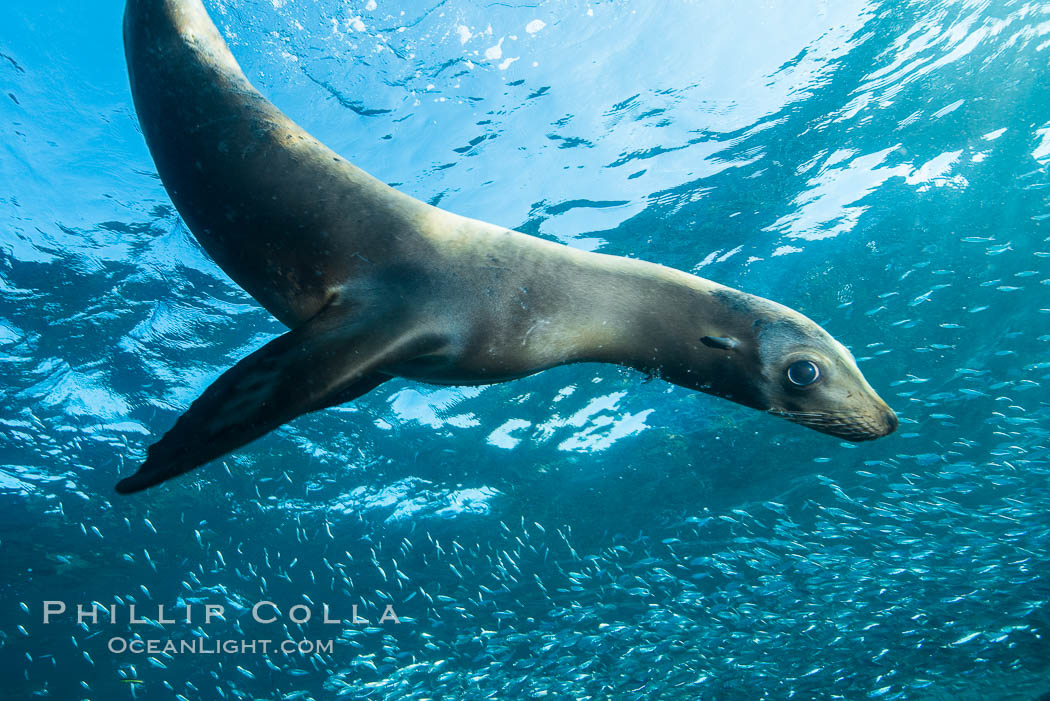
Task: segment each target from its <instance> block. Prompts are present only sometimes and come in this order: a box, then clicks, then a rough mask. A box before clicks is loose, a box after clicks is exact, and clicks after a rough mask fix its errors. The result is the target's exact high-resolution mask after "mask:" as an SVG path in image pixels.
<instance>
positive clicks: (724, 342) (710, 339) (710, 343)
mask: <svg viewBox="0 0 1050 701" xmlns="http://www.w3.org/2000/svg"><path fill="white" fill-rule="evenodd" d="M700 342H701V343H703V344H704V345H705V346H707V347H708V348H719V349H721V350H736V349H737V346H739V345H740V341H738V340H736V339H735V338H726V337H724V336H704V337H703V338H701V339H700Z"/></svg>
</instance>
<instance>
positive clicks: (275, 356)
mask: <svg viewBox="0 0 1050 701" xmlns="http://www.w3.org/2000/svg"><path fill="white" fill-rule="evenodd" d="M124 42H125V51H126V55H127V63H128V72H129V75H130V80H131V90H132V94H133V96H134V101H135V108H136V110H137V112H138V117H139V122H140V123H141V125H142V132H143V134H144V136H145V138H146V142H147V144H148V146H149V149H150V152H151V153H152V155H153V159H154V161H155V162H156V165H157V172H158V173H159V174H160V178H161V180H162V182H163V183H164V186H165V188H166V189H167V191H168V193H169V194H170V195H171V199H172V202H174V204H175V206H176V208H177V209H178V211H179V213H180V214H181V215H182V218H183V219H184V221H185V222H186V224H187V226H188V227H189V229H190V231H192V232H193V234H194V235H195V236H196V237H197V240H198V241H199V242H200V244H201V246H203V247H204V249H205V250H206V251H207V252H208V253H209V254H210V255H211V256H212V258H214V260H215V262H216V263H218V264H219V266H220V267H221V268H222V269H223V270H224V271H226V273H227V274H229V276H230V277H231V278H232V279H233V280H234V281H235V282H236V283H237V284H238V285H240V286H241V287H243V288H244V289H245V290H246V291H247V292H248V293H249V294H250V295H251V296H252V297H254V298H255V299H256V300H258V302H259V303H260V304H262V306H264V307H265V308H266V309H267V310H269V311H270V312H271V313H272V314H273V315H274V316H275V317H277V319H279V320H280V321H281V322H282V323H283V324H285V325H286V326H288V327H290V329H291V330H290V331H288V332H287V333H285V334H284V335H282V336H279V337H278V338H276V339H274V340H272V341H271V342H269V343H267V344H266V345H264V346H263V347H262V348H260V349H259V350H257V351H255V352H254V353H252V354H251V355H249V356H248V357H246V358H244V359H243V360H241V361H240V362H239V363H237V364H236V365H234V366H233V367H232V368H231V369H230V370H228V371H227V372H226V373H225V374H223V375H222V376H221V377H219V379H218V380H216V381H215V382H214V383H213V384H212V385H211V386H210V387H208V388H207V389H206V390H205V391H204V393H203V394H202V395H201V396H200V398H199V399H197V400H196V401H194V402H193V403H192V405H191V406H190V407H189V409H188V410H187V411H186V413H185V414H183V415H182V417H180V418H179V419H178V421H177V422H176V423H175V426H174V427H173V428H172V429H171V430H170V431H168V433H167V434H165V435H164V437H163V438H161V440H160V441H158V442H157V443H156V444H154V445H153V446H151V447H150V448H149V450H148V453H147V459H146V461H145V463H144V464H143V465H142V466H141V467H140V468H139V470H138V471H137V472H136V473H135V474H134V475H132V476H130V477H127V478H126V479H123V480H121V481H120V483H119V484H117V491H118V492H121V493H129V492H136V491H139V490H141V489H145V488H147V487H150V486H152V485H155V484H158V483H160V482H163V481H164V480H167V479H169V478H171V477H174V476H176V475H178V474H181V473H183V472H186V471H188V470H192V469H193V468H195V467H197V466H199V465H202V464H204V463H206V462H209V461H210V460H214V459H215V458H218V457H219V456H221V455H223V454H225V453H227V452H229V451H231V450H234V449H236V448H238V447H240V446H242V445H245V444H246V443H248V442H250V441H253V440H255V439H256V438H259V437H260V436H262V435H263V434H265V433H267V432H269V431H271V430H273V429H275V428H277V427H278V426H280V425H281V424H284V423H286V422H288V421H291V420H292V419H294V418H295V417H297V416H299V415H301V414H305V413H307V412H311V411H317V410H319V409H323V408H325V407H328V406H332V405H335V404H340V403H343V402H347V401H350V400H352V399H354V398H356V397H359V396H361V395H362V394H364V393H365V392H368V391H369V390H371V389H373V388H375V387H376V386H378V385H379V384H381V383H383V382H385V381H386V380H387V379H389V378H391V377H395V376H397V377H405V378H411V379H415V380H420V381H423V382H429V383H437V384H471V385H477V384H488V383H494V382H502V381H505V380H510V379H513V378H519V377H524V376H526V375H531V374H533V373H536V372H540V371H541V370H545V369H547V368H551V367H554V366H556V365H562V364H566V363H575V362H581V361H595V362H605V363H618V364H621V365H626V366H629V367H632V368H636V369H638V370H641V371H643V372H646V373H648V374H650V375H655V376H658V377H661V378H663V379H665V380H668V381H670V382H673V383H675V384H678V385H682V386H684V387H688V388H690V389H695V390H700V391H702V392H707V393H709V394H714V395H717V396H719V397H724V398H726V399H729V400H732V401H734V402H737V403H740V404H743V405H745V406H749V407H753V408H755V409H759V410H763V411H767V412H769V413H772V414H776V415H778V416H784V417H787V418H789V419H791V420H792V421H796V422H798V423H801V424H803V425H806V426H809V427H811V428H814V429H817V430H819V431H823V432H825V433H829V434H832V435H835V436H839V437H842V438H846V439H848V440H851V441H859V440H867V439H872V438H878V437H880V436H884V435H887V434H889V433H891V432H892V431H893V430H894V429H895V428H896V426H897V417H896V415H895V414H894V413H893V411H891V410H890V408H889V407H888V406H887V405H886V403H885V402H883V401H882V399H880V398H879V397H878V395H877V394H876V393H875V391H874V390H873V389H872V388H871V387H870V386H869V385H868V383H867V382H866V381H865V379H864V377H863V376H862V375H861V372H860V370H858V369H857V365H856V363H855V362H854V359H853V357H852V356H851V355H850V353H849V351H847V350H846V348H845V347H843V346H842V345H841V344H840V343H839V342H837V341H836V340H835V339H833V338H832V337H831V336H830V335H829V334H828V333H827V332H826V331H824V330H823V329H822V328H820V327H819V326H818V325H817V324H815V323H813V322H812V321H810V320H809V319H807V318H806V317H804V316H802V315H801V314H799V313H798V312H796V311H794V310H792V309H789V308H787V307H785V306H782V305H780V304H776V303H774V302H771V301H769V300H766V299H762V298H760V297H756V296H754V295H750V294H746V293H744V292H740V291H738V290H734V289H731V288H728V287H724V286H722V285H719V284H716V283H714V282H711V281H709V280H705V279H703V278H699V277H696V276H694V275H689V274H687V273H684V272H681V271H678V270H674V269H670V268H666V267H663V266H660V265H656V264H653V263H647V262H644V261H639V260H633V259H627V258H621V257H615V256H609V255H603V254H599V253H592V252H584V251H580V250H577V249H573V248H570V247H568V246H563V245H560V244H556V243H553V242H550V241H545V240H543V239H539V238H536V237H533V236H527V235H525V234H521V233H518V232H515V231H510V230H509V229H505V228H503V227H501V226H496V225H493V224H488V223H485V222H482V221H477V220H474V219H469V218H466V217H462V216H459V215H456V214H452V213H450V212H446V211H443V210H441V209H438V208H436V207H432V206H430V205H427V204H425V203H423V202H420V201H419V200H416V199H414V198H412V197H410V196H408V195H405V194H403V193H401V192H398V191H397V190H394V189H393V188H391V187H388V186H387V185H385V184H384V183H382V182H380V181H379V180H377V179H375V178H373V177H372V176H370V175H368V174H367V173H365V172H364V171H362V170H360V169H359V168H357V167H355V166H353V165H351V164H350V163H349V162H347V161H346V160H344V159H343V158H341V157H340V156H339V155H338V154H336V153H334V152H333V151H331V150H330V149H329V148H327V147H326V146H325V145H324V144H322V143H320V142H319V141H317V140H316V139H314V138H313V137H312V136H310V135H309V134H307V133H306V132H305V131H304V130H303V129H302V128H300V127H299V126H298V125H296V124H295V123H294V122H293V121H292V120H291V119H289V118H288V117H286V116H285V115H284V114H283V113H281V112H280V111H279V110H278V109H277V108H276V107H275V106H274V105H273V104H271V103H270V102H269V101H268V100H267V99H266V98H264V97H263V96H262V95H261V94H260V93H259V92H258V91H257V90H256V89H255V88H254V87H253V86H252V85H251V83H249V82H248V79H247V78H246V77H245V76H244V74H243V73H242V72H241V69H240V67H239V66H238V65H237V62H236V61H235V60H234V58H233V56H232V54H231V53H230V51H229V48H228V47H227V45H226V42H225V41H224V40H223V38H222V36H221V35H220V34H219V31H218V30H217V29H216V28H215V25H214V24H212V22H211V19H210V18H209V17H208V14H207V12H206V11H205V9H204V6H203V5H202V4H201V2H200V0H128V3H127V6H126V8H125V15H124Z"/></svg>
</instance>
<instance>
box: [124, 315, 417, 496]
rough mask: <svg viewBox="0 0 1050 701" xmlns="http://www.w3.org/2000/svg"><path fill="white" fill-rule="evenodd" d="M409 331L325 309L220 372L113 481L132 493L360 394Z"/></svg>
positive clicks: (399, 356)
mask: <svg viewBox="0 0 1050 701" xmlns="http://www.w3.org/2000/svg"><path fill="white" fill-rule="evenodd" d="M413 345H415V344H413V343H412V339H411V336H410V335H408V334H405V333H397V332H392V331H390V330H384V329H382V328H379V329H377V328H375V326H374V325H364V324H347V323H346V316H345V312H342V311H332V310H330V309H326V310H324V311H322V312H321V313H320V314H318V315H317V316H315V317H314V318H313V319H311V320H310V321H308V322H306V323H305V324H303V325H301V326H299V327H297V328H295V329H293V330H291V331H289V332H288V333H286V334H284V335H283V336H279V337H277V338H275V339H274V340H272V341H270V342H269V343H267V344H266V345H265V346H263V347H262V348H260V349H259V350H257V351H255V352H254V353H252V354H251V355H249V356H247V357H246V358H244V359H243V360H241V361H240V362H238V363H237V364H236V365H234V366H233V367H232V368H230V369H229V370H227V371H226V372H225V373H223V374H222V375H221V376H220V377H219V379H217V380H216V381H215V382H214V383H212V384H211V386H209V387H208V388H207V389H206V390H204V393H203V394H202V395H201V396H200V397H199V398H197V399H196V400H195V401H194V402H193V403H192V404H191V405H190V408H189V409H188V410H187V411H186V413H185V414H183V415H182V416H181V417H179V419H178V421H176V422H175V426H174V427H172V429H171V430H170V431H168V432H167V433H166V434H164V437H163V438H161V439H160V440H159V441H158V442H157V443H155V444H153V445H152V446H150V448H149V449H148V451H147V457H146V462H144V463H143V464H142V466H141V467H140V468H139V470H138V472H136V473H135V474H133V475H131V476H130V477H126V478H125V479H123V480H121V481H120V482H118V483H117V492H119V493H121V494H130V493H132V492H138V491H141V490H143V489H146V488H147V487H152V486H154V485H156V484H160V483H161V482H164V481H166V480H168V479H171V478H172V477H175V476H177V475H180V474H182V473H184V472H188V471H190V470H192V469H194V468H196V467H199V466H201V465H203V464H205V463H207V462H209V461H211V460H214V459H216V458H218V457H220V456H222V455H225V454H226V453H228V452H230V451H231V450H234V449H236V448H239V447H240V446H242V445H245V444H247V443H250V442H251V441H254V440H256V439H257V438H260V437H262V436H263V435H265V434H266V433H269V432H270V431H272V430H273V429H275V428H277V427H278V426H280V425H282V424H284V423H287V422H288V421H291V420H292V419H294V418H295V417H297V416H300V415H302V414H305V413H308V412H311V411H316V410H318V409H323V408H325V407H328V406H333V405H335V404H340V403H343V402H346V401H349V400H350V399H353V398H355V397H358V396H360V395H362V394H364V393H366V392H368V391H369V390H371V389H373V388H374V387H376V386H377V385H379V384H381V383H382V382H383V381H384V380H385V379H387V377H388V376H386V375H382V374H380V373H377V372H376V369H377V368H380V367H382V366H383V365H385V364H387V363H393V362H399V361H402V360H405V359H406V358H410V357H412V355H413Z"/></svg>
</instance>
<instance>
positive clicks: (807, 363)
mask: <svg viewBox="0 0 1050 701" xmlns="http://www.w3.org/2000/svg"><path fill="white" fill-rule="evenodd" d="M787 375H788V381H790V382H791V384H793V385H795V386H796V387H808V386H809V385H811V384H813V383H814V382H816V381H817V380H819V379H820V367H819V366H818V365H817V364H816V363H814V362H813V361H812V360H796V361H795V362H793V363H791V365H789V366H788V371H787Z"/></svg>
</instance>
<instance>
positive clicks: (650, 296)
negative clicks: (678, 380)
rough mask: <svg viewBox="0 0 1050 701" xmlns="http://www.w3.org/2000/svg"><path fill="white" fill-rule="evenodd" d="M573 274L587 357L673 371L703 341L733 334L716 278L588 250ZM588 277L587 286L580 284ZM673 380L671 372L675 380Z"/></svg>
mask: <svg viewBox="0 0 1050 701" xmlns="http://www.w3.org/2000/svg"><path fill="white" fill-rule="evenodd" d="M585 259H586V262H587V269H586V270H585V271H575V272H573V273H571V274H570V275H571V278H572V279H574V280H575V282H573V284H572V289H573V291H574V293H576V294H577V295H578V299H577V300H576V301H575V303H574V306H575V307H576V309H577V314H578V323H579V328H580V329H581V333H580V338H579V340H578V342H579V344H580V349H579V355H580V357H579V359H580V360H594V361H598V362H612V363H618V364H621V365H626V366H628V367H632V368H635V369H638V370H641V371H642V372H646V373H649V374H652V375H657V376H661V377H666V376H667V375H668V374H669V373H673V371H674V369H675V368H677V367H679V366H681V365H682V364H683V363H685V362H686V360H687V359H688V358H690V357H692V356H693V355H695V353H696V352H698V350H699V349H700V348H701V347H702V343H701V340H700V339H701V338H703V337H705V336H714V337H720V336H724V335H726V334H727V333H728V330H727V325H726V322H727V321H728V320H729V318H730V317H731V316H732V314H731V313H730V310H728V309H727V308H726V306H725V304H724V303H723V302H722V301H720V300H719V298H718V293H719V292H720V291H723V290H726V289H727V288H724V287H722V286H721V285H718V284H716V283H713V282H711V281H710V280H705V279H704V278H700V277H697V276H695V275H690V274H688V273H684V272H682V271H680V270H675V269H673V268H668V267H665V266H663V265H658V264H656V263H650V262H647V261H641V260H636V259H630V258H620V257H616V256H608V255H602V254H587V255H586V257H585ZM581 278H584V279H587V284H579V281H580V280H581ZM669 379H670V378H669Z"/></svg>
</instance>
